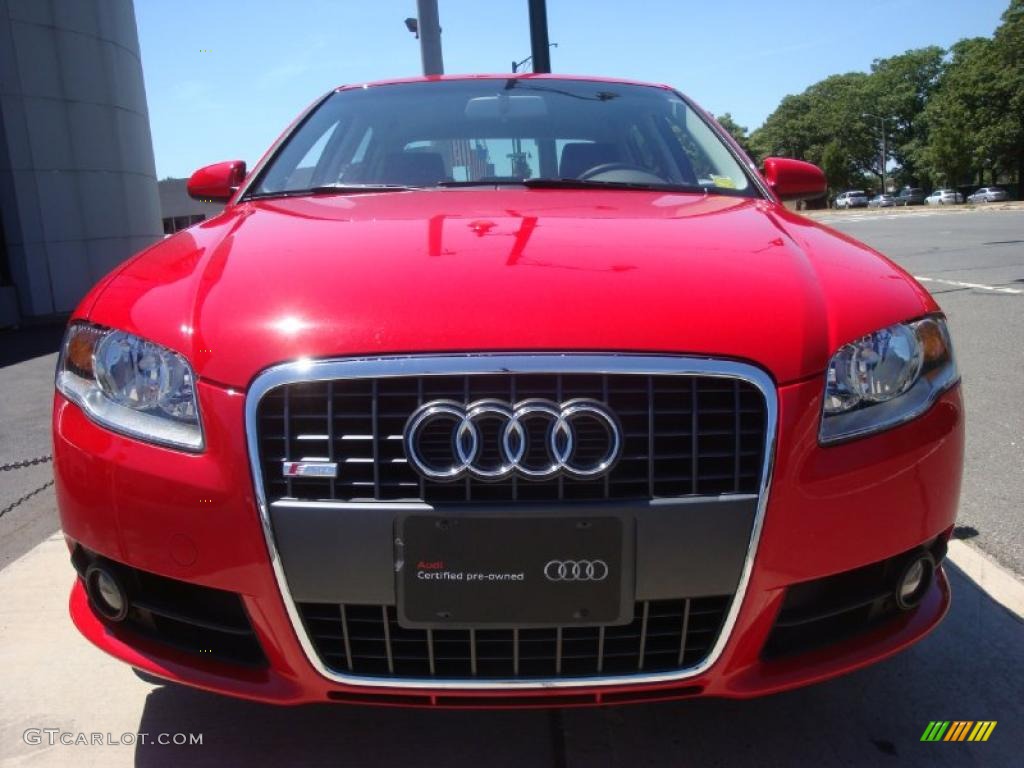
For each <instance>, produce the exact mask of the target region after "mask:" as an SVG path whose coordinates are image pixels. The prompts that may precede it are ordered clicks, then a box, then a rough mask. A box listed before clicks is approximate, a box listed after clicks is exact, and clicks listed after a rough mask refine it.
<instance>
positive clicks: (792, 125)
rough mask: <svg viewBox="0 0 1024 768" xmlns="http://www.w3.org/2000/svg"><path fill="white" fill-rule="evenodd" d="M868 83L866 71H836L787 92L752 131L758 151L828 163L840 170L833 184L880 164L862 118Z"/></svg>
mask: <svg viewBox="0 0 1024 768" xmlns="http://www.w3.org/2000/svg"><path fill="white" fill-rule="evenodd" d="M868 83H869V76H868V75H867V74H865V73H863V72H851V73H849V74H845V75H832V76H831V77H828V78H825V79H824V80H822V81H821V82H818V83H815V84H814V85H812V86H811V87H810V88H808V89H807V90H806V91H804V92H803V93H801V94H798V95H795V96H786V97H785V98H784V99H783V100H782V102H781V103H780V104H779V106H778V108H777V109H776V110H775V111H774V112H773V113H772V114H771V115H769V116H768V119H767V120H765V122H764V125H762V126H761V127H760V128H758V129H757V130H756V131H754V132H753V133H752V134H751V136H750V144H751V147H752V149H753V151H754V153H755V154H756V155H757V156H759V157H761V158H764V157H767V156H770V155H780V156H783V157H793V158H796V159H798V160H806V161H808V162H811V163H816V164H818V165H824V164H828V165H829V167H830V169H832V173H837V174H839V176H838V177H837V178H836V179H835V180H833V179H832V177H831V176H830V177H829V178H830V186H831V187H832V188H833V189H838V188H839V187H841V186H845V184H846V183H847V182H848V180H849V179H850V178H851V177H854V176H857V175H858V174H859V172H860V171H862V170H866V169H869V168H872V167H873V166H874V165H877V161H876V160H875V157H876V156H877V152H876V148H875V143H874V136H873V134H872V133H871V132H870V130H869V126H867V125H866V124H865V120H864V118H863V117H862V114H863V113H864V112H865V111H867V110H868V107H869V105H870V93H869V90H868ZM826 150H827V151H828V156H827V158H826ZM826 161H827V163H826ZM828 173H829V171H826V174H828Z"/></svg>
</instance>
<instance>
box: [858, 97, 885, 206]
mask: <svg viewBox="0 0 1024 768" xmlns="http://www.w3.org/2000/svg"><path fill="white" fill-rule="evenodd" d="M861 117H870V118H872V119H873V120H877V121H878V124H879V125H880V126H882V169H881V170H882V192H881V194H883V195H884V194H885V192H886V190H885V164H886V162H887V161H888V159H889V157H888V155H889V153H888V152H887V151H886V145H885V123H886V121H887V120H888V119H889V118H887V117H881V116H879V115H872V114H871V113H870V112H863V113H861Z"/></svg>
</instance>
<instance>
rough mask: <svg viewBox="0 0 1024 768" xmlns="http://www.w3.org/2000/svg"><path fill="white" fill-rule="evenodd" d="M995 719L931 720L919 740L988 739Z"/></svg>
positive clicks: (993, 728)
mask: <svg viewBox="0 0 1024 768" xmlns="http://www.w3.org/2000/svg"><path fill="white" fill-rule="evenodd" d="M997 722H998V721H997V720H978V721H977V722H975V721H974V720H953V721H949V720H932V721H931V722H930V723H928V727H927V728H925V729H924V733H922V734H921V741H988V737H989V736H991V735H992V731H994V730H995V728H996V723H997Z"/></svg>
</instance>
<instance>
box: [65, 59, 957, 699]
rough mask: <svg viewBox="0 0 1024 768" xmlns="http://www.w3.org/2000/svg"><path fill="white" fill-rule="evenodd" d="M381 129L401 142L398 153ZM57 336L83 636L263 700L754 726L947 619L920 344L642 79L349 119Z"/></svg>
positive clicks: (944, 356)
mask: <svg viewBox="0 0 1024 768" xmlns="http://www.w3.org/2000/svg"><path fill="white" fill-rule="evenodd" d="M396 116H400V119H399V118H396ZM188 188H189V192H190V194H192V195H193V196H195V197H198V198H201V199H204V200H219V201H223V202H224V203H225V207H224V211H223V213H221V214H219V215H218V216H215V217H213V218H211V219H209V220H208V221H204V222H202V223H200V224H198V225H195V226H193V227H190V228H188V229H186V230H184V231H182V232H179V233H177V234H175V235H174V236H172V237H169V238H166V239H164V240H163V241H162V242H160V243H158V244H157V245H155V246H153V247H151V248H149V249H147V250H145V251H143V252H141V253H139V254H138V255H137V256H135V257H134V258H132V259H130V260H129V261H127V262H125V263H124V264H122V265H121V266H119V267H118V268H117V269H115V270H114V271H113V272H111V273H110V274H109V275H107V276H105V277H104V278H103V279H101V280H100V281H99V283H98V284H97V285H96V286H95V287H94V288H93V290H92V291H91V293H90V294H89V295H88V296H87V297H86V298H85V299H84V300H83V301H82V303H81V305H80V306H79V307H78V308H77V310H76V311H75V312H74V314H73V316H72V318H71V320H70V323H69V325H68V329H67V333H66V335H65V338H64V342H63V347H62V351H61V355H60V359H59V362H58V365H57V372H56V392H55V395H54V413H53V440H54V470H55V478H56V492H57V499H58V504H59V508H60V514H61V522H62V526H63V530H64V535H65V537H66V540H67V544H68V549H69V553H70V560H71V564H72V566H73V568H74V570H75V571H76V573H77V577H76V578H75V580H74V586H73V587H72V590H71V600H70V610H71V616H72V619H73V620H74V623H75V625H76V626H77V627H78V629H79V630H80V631H81V633H82V634H83V635H84V636H85V637H86V638H87V639H88V640H89V641H91V642H92V643H94V644H96V645H97V646H99V647H100V648H102V649H103V650H105V651H106V652H107V653H109V654H111V655H113V656H115V657H117V658H118V659H121V660H122V661H124V662H125V663H127V664H129V665H131V666H133V667H135V668H137V669H138V670H141V671H143V672H145V673H147V674H150V675H156V676H159V677H162V678H165V679H168V680H171V681H174V682H179V683H185V684H188V685H192V686H196V687H199V688H203V689H206V690H209V691H214V692H218V693H223V694H227V695H232V696H238V697H242V698H246V699H250V700H254V701H262V702H271V703H278V704H296V703H304V702H323V701H333V702H340V703H349V704H382V705H395V704H407V705H409V706H422V707H517V706H520V707H536V706H559V705H565V706H569V705H572V706H580V705H587V704H593V705H598V704H620V703H627V702H639V701H650V700H663V699H672V698H681V697H687V696H699V695H714V696H727V697H751V696H759V695H764V694H769V693H773V692H776V691H781V690H785V689H788V688H793V687H796V686H801V685H807V684H810V683H814V682H817V681H821V680H825V679H828V678H830V677H834V676H836V675H839V674H843V673H847V672H851V671H853V670H856V669H858V668H860V667H863V666H865V665H868V664H872V663H874V662H877V661H879V660H881V659H884V658H886V657H888V656H890V655H892V654H894V653H897V652H899V651H900V650H902V649H904V648H906V647H907V646H909V645H910V644H912V643H914V642H916V641H917V640H919V639H921V638H922V637H923V636H924V635H925V634H927V633H928V632H929V631H930V630H932V629H933V628H934V627H935V626H936V625H937V624H938V623H939V621H940V620H941V619H942V617H943V615H944V614H945V612H946V610H947V607H948V606H949V601H950V594H949V583H948V581H947V579H946V576H945V573H944V572H943V558H944V556H945V553H946V545H947V541H948V539H949V537H950V534H951V531H952V528H953V524H954V521H955V519H956V510H957V502H958V496H959V492H960V476H961V470H962V464H963V445H964V421H963V406H962V402H961V391H960V377H959V374H958V372H957V367H956V361H955V358H954V354H953V347H952V343H951V339H950V333H949V329H948V327H947V323H946V319H945V317H944V316H943V314H942V311H941V309H940V308H939V306H938V305H937V304H936V303H935V301H934V299H933V298H932V297H931V296H930V295H929V294H928V292H927V291H926V290H924V289H923V288H922V287H921V286H920V285H919V284H918V283H917V282H915V281H914V279H913V278H912V277H911V276H910V275H908V274H907V273H905V272H904V271H902V270H901V269H900V268H899V267H897V266H895V265H894V264H892V263H891V262H890V261H888V260H887V259H886V258H885V257H884V256H882V255H881V254H879V253H877V252H875V251H873V250H871V249H869V248H867V247H866V246H864V245H862V244H860V243H858V242H856V241H854V240H852V239H850V238H848V237H845V236H843V235H839V234H837V233H835V232H833V231H831V230H829V229H828V228H826V227H823V226H821V225H819V224H816V223H814V222H812V221H809V220H807V219H805V218H803V217H801V216H799V215H797V214H795V213H793V212H792V211H790V210H789V209H787V208H786V207H785V206H784V205H783V203H784V202H785V201H795V200H801V199H811V198H818V197H821V196H822V195H823V194H824V193H825V191H826V184H825V179H824V176H823V174H822V172H821V171H820V170H819V169H818V168H816V167H815V166H813V165H809V164H807V163H803V162H798V161H795V160H788V159H785V158H768V159H767V160H765V162H764V166H763V168H762V169H760V170H759V169H758V168H756V167H755V166H754V165H753V163H751V161H750V160H749V159H748V158H747V156H746V155H745V154H744V153H743V151H742V149H741V148H740V147H739V146H738V145H737V144H736V142H735V141H734V140H733V139H732V137H731V136H730V135H729V134H728V133H727V132H726V131H724V130H723V129H722V128H721V127H720V126H719V125H718V124H717V123H716V122H715V121H714V120H713V119H712V118H711V117H710V116H708V115H707V114H706V113H705V112H704V111H703V110H701V109H700V108H699V107H698V106H697V105H695V104H694V103H693V102H692V101H690V100H689V99H687V98H686V97H684V96H682V95H680V94H679V93H678V92H676V91H675V90H673V89H671V88H668V87H666V86H659V85H646V84H643V83H634V82H627V81H622V80H612V79H593V78H582V77H561V76H553V75H532V74H528V75H523V74H517V75H508V76H493V75H488V76H455V77H430V78H423V79H410V80H400V81H389V82H381V83H367V84H357V85H352V86H343V87H340V88H337V89H335V90H333V91H331V92H330V93H328V94H326V95H325V96H323V97H322V98H321V99H319V100H317V102H316V103H315V104H313V105H312V106H310V107H309V108H308V109H307V110H306V111H305V112H304V113H303V114H302V115H300V116H299V117H298V119H297V120H296V121H295V122H294V123H293V124H292V125H291V126H290V127H289V128H288V130H287V131H285V133H284V134H283V135H282V136H281V138H280V139H279V140H278V141H277V142H275V143H274V145H273V147H271V149H270V150H269V151H268V152H267V154H266V156H265V157H264V158H263V159H262V160H260V161H259V163H257V165H256V166H255V167H254V168H253V169H251V170H248V169H247V168H246V166H245V164H244V163H242V162H240V161H227V162H223V163H217V164H215V165H210V166H207V167H205V168H202V169H200V170H198V171H197V172H196V173H195V174H194V175H193V176H192V178H191V179H190V180H189V185H188Z"/></svg>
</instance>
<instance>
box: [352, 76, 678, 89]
mask: <svg viewBox="0 0 1024 768" xmlns="http://www.w3.org/2000/svg"><path fill="white" fill-rule="evenodd" d="M446 80H578V81H582V82H593V83H618V84H621V85H641V86H646V87H648V88H661V89H663V90H666V91H674V90H675V88H673V87H672V86H670V85H665V84H663V83H648V82H644V81H642V80H629V79H626V78H617V77H600V76H596V75H553V74H547V73H534V72H518V73H514V74H513V73H511V72H510V73H508V74H501V73H492V74H464V75H420V76H418V77H400V78H394V79H390V80H373V81H370V82H365V83H349V84H347V85H339V86H338V87H337V88H335V89H334V90H336V91H348V90H353V89H356V88H375V87H378V86H383V85H401V84H405V83H436V82H442V81H446Z"/></svg>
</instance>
